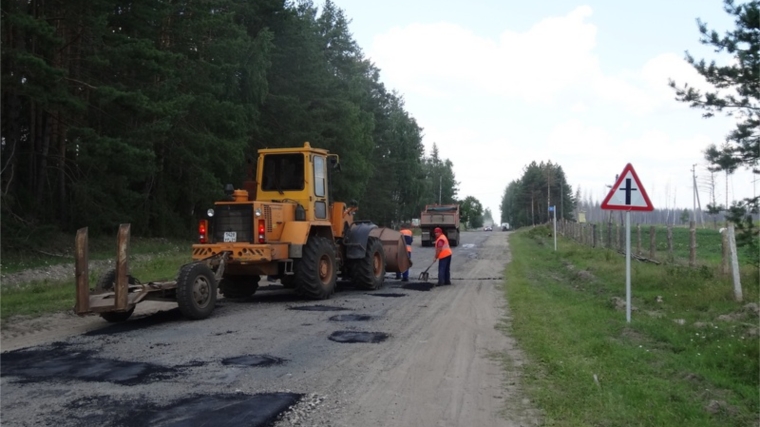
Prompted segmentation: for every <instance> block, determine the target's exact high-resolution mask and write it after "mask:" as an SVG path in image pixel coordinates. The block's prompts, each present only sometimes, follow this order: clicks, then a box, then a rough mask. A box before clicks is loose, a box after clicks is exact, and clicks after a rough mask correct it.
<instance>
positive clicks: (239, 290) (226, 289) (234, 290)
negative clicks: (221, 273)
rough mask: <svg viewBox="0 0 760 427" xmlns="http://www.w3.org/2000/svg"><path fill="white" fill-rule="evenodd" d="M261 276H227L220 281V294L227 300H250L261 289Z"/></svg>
mask: <svg viewBox="0 0 760 427" xmlns="http://www.w3.org/2000/svg"><path fill="white" fill-rule="evenodd" d="M260 280H261V276H227V277H224V278H222V280H220V281H219V292H220V293H221V294H222V295H224V296H225V298H248V297H250V296H251V295H253V294H255V293H256V290H257V289H258V288H259V281H260Z"/></svg>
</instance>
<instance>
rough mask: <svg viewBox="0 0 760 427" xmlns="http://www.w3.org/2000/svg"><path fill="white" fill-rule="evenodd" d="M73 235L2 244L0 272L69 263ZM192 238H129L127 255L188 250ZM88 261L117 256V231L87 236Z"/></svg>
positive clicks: (13, 271)
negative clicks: (16, 244)
mask: <svg viewBox="0 0 760 427" xmlns="http://www.w3.org/2000/svg"><path fill="white" fill-rule="evenodd" d="M74 237H75V236H74V235H66V234H55V235H51V236H50V238H49V239H48V240H47V243H46V244H44V245H41V246H39V247H38V248H36V249H31V248H30V247H22V248H19V247H6V246H2V257H1V258H0V260H2V263H0V271H2V274H11V273H16V272H19V271H22V270H27V269H30V268H39V267H46V266H49V265H60V264H70V263H73V262H74ZM191 244H192V242H189V241H187V240H180V239H165V238H145V237H134V236H132V237H131V238H130V244H129V253H130V255H143V254H155V253H164V252H172V251H176V250H178V249H179V248H182V249H186V250H187V251H188V252H189V250H190V245H191ZM88 246H89V256H90V261H96V260H104V259H114V258H115V257H116V233H114V235H113V236H99V237H92V236H90V238H89V245H88Z"/></svg>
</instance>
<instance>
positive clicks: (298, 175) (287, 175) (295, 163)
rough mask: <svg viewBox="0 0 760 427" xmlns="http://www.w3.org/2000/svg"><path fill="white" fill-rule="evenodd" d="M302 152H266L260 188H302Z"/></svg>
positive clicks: (274, 189) (282, 189) (280, 189)
mask: <svg viewBox="0 0 760 427" xmlns="http://www.w3.org/2000/svg"><path fill="white" fill-rule="evenodd" d="M303 158H304V157H303V154H299V153H295V154H268V155H267V156H266V158H265V159H264V171H263V174H262V182H261V189H262V190H264V191H279V192H280V193H281V194H282V192H284V191H294V190H303V188H304V182H303V181H304V180H303V178H304V175H303V170H304V161H303Z"/></svg>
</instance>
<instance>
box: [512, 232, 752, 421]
mask: <svg viewBox="0 0 760 427" xmlns="http://www.w3.org/2000/svg"><path fill="white" fill-rule="evenodd" d="M547 231H548V230H547V229H543V230H542V228H541V227H538V228H534V229H533V230H525V231H519V232H517V233H514V234H512V236H511V237H510V247H511V250H510V252H511V253H512V262H511V263H510V264H508V266H507V268H506V271H505V277H506V285H505V295H506V298H507V302H508V304H509V306H510V311H511V314H512V321H511V333H512V334H513V336H514V337H515V338H516V339H517V340H518V341H519V342H520V347H521V348H522V349H523V350H524V351H525V352H526V354H527V358H528V360H529V362H528V363H527V364H526V365H525V368H524V369H525V371H524V374H525V376H524V382H525V387H526V390H527V392H528V394H529V396H530V397H531V398H532V400H533V401H534V402H535V403H536V404H537V406H538V407H539V409H540V410H541V411H542V412H543V414H544V424H545V425H548V426H671V425H688V426H727V425H731V426H757V425H758V422H759V421H760V416H759V415H758V414H759V411H760V405H759V404H758V400H759V398H760V391H759V389H758V387H759V386H760V367H759V364H760V362H759V360H760V341H759V340H758V335H757V327H758V316H757V313H756V312H755V311H753V310H751V307H745V305H747V303H749V302H755V303H757V301H758V296H759V292H758V279H757V276H756V273H755V272H753V271H751V270H749V269H748V271H747V272H746V276H747V277H746V278H745V279H744V280H743V282H742V283H743V288H744V301H745V302H744V303H737V302H735V301H733V287H732V285H731V281H730V279H729V278H726V277H723V276H721V275H720V274H719V273H717V271H718V270H717V269H714V268H709V267H698V268H694V269H690V268H688V267H683V266H679V265H654V264H649V263H640V262H636V261H632V262H633V263H632V266H631V288H632V307H633V308H634V309H635V310H634V311H633V313H632V316H631V318H632V320H631V323H630V324H628V323H626V321H625V308H624V306H623V307H622V308H621V307H620V306H619V305H617V304H616V302H618V301H621V300H622V302H624V301H625V258H624V257H623V256H620V254H618V253H616V252H613V251H611V250H600V249H592V248H588V247H584V246H581V245H579V244H577V243H575V242H573V241H570V240H566V239H563V238H560V239H559V240H558V250H557V252H554V250H553V249H554V245H553V241H552V240H551V238H550V237H547V236H548V235H549V233H547ZM715 234H718V233H715ZM616 298H617V299H616ZM660 301H661V302H660ZM720 316H723V317H721V318H720V319H719V317H720ZM724 319H725V320H724Z"/></svg>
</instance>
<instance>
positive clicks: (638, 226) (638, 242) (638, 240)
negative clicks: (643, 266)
mask: <svg viewBox="0 0 760 427" xmlns="http://www.w3.org/2000/svg"><path fill="white" fill-rule="evenodd" d="M636 255H641V224H636Z"/></svg>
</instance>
